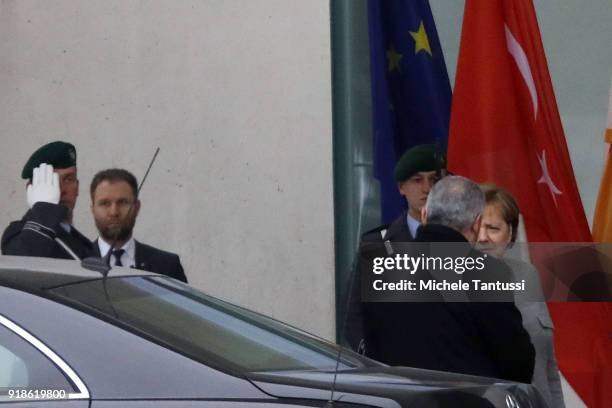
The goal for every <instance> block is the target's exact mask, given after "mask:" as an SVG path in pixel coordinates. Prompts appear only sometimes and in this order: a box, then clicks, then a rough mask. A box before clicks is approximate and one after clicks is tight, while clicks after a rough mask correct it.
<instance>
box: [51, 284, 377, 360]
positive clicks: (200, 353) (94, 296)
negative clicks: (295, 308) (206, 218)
mask: <svg viewBox="0 0 612 408" xmlns="http://www.w3.org/2000/svg"><path fill="white" fill-rule="evenodd" d="M49 293H50V295H52V296H53V297H55V298H56V299H58V300H61V301H62V302H63V303H67V304H69V305H72V306H75V307H77V308H79V309H81V310H84V311H86V312H88V313H91V314H95V315H98V316H99V315H101V317H102V318H104V319H105V320H107V321H109V322H111V323H113V324H115V325H118V326H120V327H123V328H126V329H128V330H130V331H132V332H134V333H136V334H138V335H140V336H142V337H145V338H147V339H149V340H151V341H154V342H156V343H158V344H161V345H163V346H165V347H167V348H169V349H172V350H175V351H177V352H179V353H181V354H183V355H186V356H188V357H190V358H193V359H195V360H197V361H200V362H203V363H205V364H208V365H211V366H214V367H216V368H220V369H223V368H225V369H229V370H234V371H240V372H252V371H279V370H311V369H335V368H336V360H337V357H338V346H336V345H334V344H331V343H329V342H326V341H324V340H322V339H319V338H317V337H315V336H312V335H310V334H308V333H305V332H303V331H301V330H298V329H295V328H293V327H291V326H289V325H286V324H284V323H281V322H279V321H276V320H274V319H271V318H268V317H265V316H263V315H260V314H258V313H255V312H252V311H249V310H247V309H244V308H241V307H238V306H235V305H232V304H230V303H227V302H224V301H221V300H219V299H215V298H213V297H211V296H208V295H205V294H203V293H202V292H200V291H198V290H196V289H194V288H191V287H190V286H187V285H185V284H182V283H180V282H178V281H175V280H172V279H168V278H164V277H152V276H148V277H117V278H108V279H105V280H102V279H100V280H94V281H87V282H81V283H77V284H72V285H67V286H62V287H59V288H55V289H52V290H50V291H49ZM374 364H375V363H374V362H372V361H371V360H367V359H365V358H362V357H361V356H359V355H357V354H355V353H352V352H350V351H347V350H344V351H343V352H342V357H341V361H340V362H339V366H338V368H339V369H347V368H352V367H365V366H372V365H374Z"/></svg>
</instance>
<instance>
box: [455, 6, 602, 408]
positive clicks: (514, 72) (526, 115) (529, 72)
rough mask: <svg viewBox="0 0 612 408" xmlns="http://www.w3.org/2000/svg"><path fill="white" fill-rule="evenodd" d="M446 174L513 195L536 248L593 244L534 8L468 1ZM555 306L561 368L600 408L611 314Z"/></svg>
mask: <svg viewBox="0 0 612 408" xmlns="http://www.w3.org/2000/svg"><path fill="white" fill-rule="evenodd" d="M448 166H449V170H450V171H451V172H453V173H455V174H460V175H464V176H466V177H469V178H471V179H473V180H476V181H478V182H485V181H486V182H495V183H496V184H498V185H500V186H502V187H504V188H506V189H508V190H509V191H511V192H512V194H513V195H514V196H515V197H516V198H517V200H518V203H519V206H520V208H521V213H522V215H523V219H524V222H525V227H526V231H527V236H528V238H529V240H530V241H531V242H588V241H591V234H590V232H589V227H588V222H587V220H586V217H585V214H584V209H583V207H582V202H581V199H580V195H579V192H578V188H577V186H576V181H575V179H574V173H573V169H572V164H571V161H570V156H569V152H568V150H567V146H566V143H565V136H564V134H563V128H562V126H561V120H560V117H559V112H558V110H557V104H556V101H555V96H554V93H553V87H552V82H551V79H550V75H549V72H548V66H547V63H546V57H545V55H544V48H543V46H542V41H541V39H540V32H539V28H538V23H537V19H536V14H535V10H534V7H533V4H532V2H531V0H467V1H466V5H465V13H464V20H463V29H462V34H461V47H460V52H459V61H458V66H457V75H456V80H455V89H454V95H453V102H452V112H451V124H450V135H449V144H448ZM549 307H550V312H551V315H552V317H553V319H554V323H555V325H556V330H555V342H556V343H555V344H556V348H557V359H558V362H559V366H560V368H561V370H562V372H563V373H564V375H565V377H566V379H567V380H568V382H570V384H571V385H572V387H573V388H574V389H575V390H576V392H577V393H578V394H579V395H580V396H581V398H583V400H584V401H585V402H586V403H587V404H588V405H589V406H593V407H594V406H598V405H595V402H594V395H595V394H596V393H599V390H595V388H594V387H596V386H597V385H595V383H596V381H595V377H596V375H595V371H596V368H595V365H596V362H595V361H594V360H593V354H592V351H591V349H592V346H593V344H594V342H595V339H596V338H597V339H598V337H597V336H601V335H603V333H605V329H607V327H604V324H605V321H604V320H605V316H606V314H605V313H606V312H605V311H606V309H605V308H606V305H605V304H597V303H592V304H579V303H573V304H551V305H549ZM600 311H601V312H602V313H599V312H600ZM569 312H572V313H569ZM574 312H580V313H583V312H588V314H584V315H582V318H581V319H575V317H576V313H574ZM565 313H567V314H565ZM565 316H568V317H567V318H566V317H565ZM601 316H604V317H603V318H602V317H601ZM598 340H600V339H598ZM587 348H588V349H587ZM602 389H603V388H602ZM610 400H612V398H611V399H610ZM599 406H602V407H603V405H599Z"/></svg>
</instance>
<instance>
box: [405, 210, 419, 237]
mask: <svg viewBox="0 0 612 408" xmlns="http://www.w3.org/2000/svg"><path fill="white" fill-rule="evenodd" d="M406 221H407V222H408V230H409V231H410V235H411V236H412V239H415V238H416V233H417V230H418V229H419V227H420V226H421V222H420V221H417V220H415V219H414V218H412V216H411V215H410V214H408V216H407V217H406Z"/></svg>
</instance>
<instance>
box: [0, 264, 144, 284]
mask: <svg viewBox="0 0 612 408" xmlns="http://www.w3.org/2000/svg"><path fill="white" fill-rule="evenodd" d="M148 275H156V274H154V273H151V272H145V271H141V270H138V269H133V268H127V267H116V266H114V267H112V269H111V270H110V271H109V272H108V275H107V276H108V277H109V278H113V277H121V276H148ZM101 278H102V274H101V273H100V272H97V271H93V270H89V269H86V268H84V267H82V266H81V262H79V261H75V260H68V259H53V258H42V257H29V256H8V255H1V256H0V285H3V286H9V287H16V288H22V289H28V290H34V291H35V290H43V289H47V288H51V287H55V286H62V285H67V284H70V283H76V282H82V281H84V280H92V279H101Z"/></svg>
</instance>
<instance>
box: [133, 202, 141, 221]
mask: <svg viewBox="0 0 612 408" xmlns="http://www.w3.org/2000/svg"><path fill="white" fill-rule="evenodd" d="M132 211H134V217H137V216H138V212H139V211H140V200H136V201H134V209H133V210H132Z"/></svg>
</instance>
